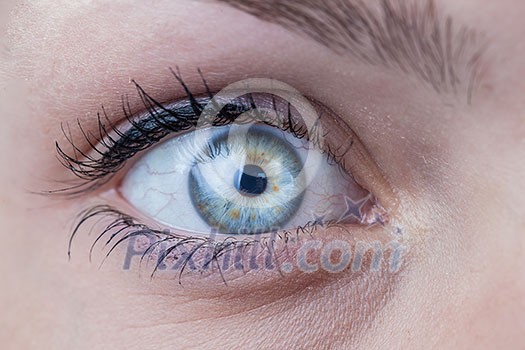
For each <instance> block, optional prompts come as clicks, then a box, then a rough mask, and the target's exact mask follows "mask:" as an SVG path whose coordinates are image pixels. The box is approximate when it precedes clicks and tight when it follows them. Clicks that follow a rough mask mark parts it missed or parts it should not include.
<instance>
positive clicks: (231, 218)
mask: <svg viewBox="0 0 525 350" xmlns="http://www.w3.org/2000/svg"><path fill="white" fill-rule="evenodd" d="M307 159H309V160H310V162H309V165H310V166H309V167H308V168H305V164H306V163H307ZM314 165H315V166H314ZM121 192H122V194H123V196H124V198H126V199H127V200H128V201H129V203H131V204H132V205H133V206H135V207H136V208H137V209H138V210H139V211H141V212H142V213H143V214H146V215H147V216H148V217H151V218H153V219H154V220H156V221H157V222H160V223H162V224H165V225H167V226H169V227H173V228H176V229H180V230H184V231H189V232H196V233H209V232H210V230H211V229H215V230H217V231H218V232H219V233H228V234H240V233H244V234H253V233H264V232H270V231H272V230H279V231H282V230H291V229H294V228H297V227H300V226H304V225H305V224H307V223H309V222H311V221H313V220H315V216H316V215H318V216H321V215H323V216H324V218H323V219H324V220H325V221H326V222H336V221H338V220H340V219H341V218H342V215H343V214H344V213H345V210H346V206H345V205H346V202H345V200H344V199H345V194H346V195H347V196H350V197H352V198H355V199H356V201H358V200H357V199H359V201H361V200H363V199H364V198H366V195H367V193H366V191H364V190H362V189H359V186H358V185H357V184H356V183H355V181H354V180H353V179H352V178H351V177H350V176H348V175H347V174H345V172H344V170H342V168H341V167H340V166H339V165H338V164H335V163H333V162H329V159H328V158H327V157H326V155H324V154H323V153H322V151H321V150H320V149H318V148H317V147H316V146H315V145H313V143H312V142H310V141H308V140H305V139H300V138H298V137H297V136H294V135H292V134H291V133H290V132H286V131H282V130H279V129H277V128H276V127H273V126H268V125H265V124H254V125H231V126H223V127H216V128H212V129H209V130H197V131H194V132H190V133H186V134H183V135H181V136H177V137H174V138H172V139H170V140H169V141H167V142H165V143H163V144H162V145H160V146H158V147H156V148H155V149H153V150H151V151H149V152H148V153H147V154H145V155H144V156H143V157H142V158H141V159H140V160H139V161H138V162H137V163H136V164H135V165H134V167H133V168H132V169H131V170H130V171H129V173H128V174H127V176H126V177H125V179H124V180H123V183H122V186H121ZM356 213H358V212H356ZM348 219H354V220H357V219H360V217H358V216H357V215H356V216H355V217H351V218H348Z"/></svg>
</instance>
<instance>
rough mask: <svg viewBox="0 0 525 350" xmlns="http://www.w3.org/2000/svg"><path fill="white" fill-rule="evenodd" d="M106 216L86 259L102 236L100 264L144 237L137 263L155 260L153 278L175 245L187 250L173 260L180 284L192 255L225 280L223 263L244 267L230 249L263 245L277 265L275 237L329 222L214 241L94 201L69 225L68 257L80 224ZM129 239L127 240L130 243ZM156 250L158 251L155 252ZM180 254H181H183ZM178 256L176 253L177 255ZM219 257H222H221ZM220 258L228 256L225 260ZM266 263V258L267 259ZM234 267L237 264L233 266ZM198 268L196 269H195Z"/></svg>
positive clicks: (285, 237)
mask: <svg viewBox="0 0 525 350" xmlns="http://www.w3.org/2000/svg"><path fill="white" fill-rule="evenodd" d="M105 219H107V220H108V221H109V223H107V224H104V226H105V227H104V228H103V229H102V231H101V233H100V234H99V235H98V236H97V237H96V239H95V241H94V242H93V244H92V245H91V247H90V249H89V260H90V262H92V256H93V252H94V249H95V247H96V246H97V245H98V244H99V243H100V242H101V241H102V240H103V239H104V238H105V237H107V240H106V241H105V243H104V244H103V249H108V250H107V252H106V253H105V255H104V257H103V259H102V261H101V263H100V266H102V265H103V264H104V262H105V261H106V259H107V258H108V257H109V256H110V255H111V254H112V253H113V252H114V251H115V250H116V249H117V248H118V247H119V246H121V245H122V244H123V243H125V242H128V244H131V243H134V242H135V241H136V239H137V238H139V237H144V238H146V239H148V240H149V244H148V245H147V246H146V247H145V248H144V251H143V252H142V255H141V256H140V264H139V266H142V263H143V261H144V259H147V260H156V263H155V266H154V268H153V270H152V272H151V275H150V277H151V278H153V277H154V275H155V274H156V272H157V271H158V270H159V268H160V267H161V266H162V265H163V264H165V263H166V262H167V260H168V259H170V254H171V253H174V252H175V251H176V249H182V250H183V251H186V252H189V254H186V255H185V256H184V258H183V259H184V260H182V261H177V262H176V265H177V266H178V267H179V268H178V274H179V277H178V278H179V283H180V284H182V274H183V273H184V271H185V270H186V268H187V267H188V264H190V263H193V258H194V257H195V256H200V257H201V258H202V255H204V257H205V259H201V260H202V261H201V263H200V268H201V269H200V272H203V271H209V269H213V266H215V267H216V268H217V271H218V272H219V273H220V275H221V277H222V279H223V282H224V283H226V279H225V278H224V275H223V273H224V271H223V270H224V266H225V264H226V263H227V265H228V266H230V267H234V265H236V264H241V265H242V266H241V268H242V269H243V270H244V265H243V262H242V260H243V258H242V257H241V258H239V257H238V256H235V258H234V259H235V262H234V263H233V265H232V264H231V256H230V253H232V252H239V251H245V250H246V249H249V248H250V247H253V246H254V245H258V246H259V247H260V248H262V249H263V251H262V252H261V253H264V251H266V252H267V253H268V254H267V255H266V256H269V257H270V258H271V259H272V260H271V261H269V263H270V264H271V265H273V266H279V260H278V259H277V257H276V256H275V255H274V254H273V253H272V251H273V248H274V244H275V241H276V240H277V239H279V240H282V241H283V242H284V243H285V244H287V243H288V241H289V239H290V238H291V237H292V236H298V235H303V234H308V235H312V234H313V233H314V232H315V230H316V229H317V228H319V226H321V225H322V226H325V227H326V226H327V225H330V224H331V223H326V222H325V223H318V222H315V221H312V222H308V223H307V224H306V225H304V226H302V227H298V228H296V229H295V232H291V231H284V232H279V234H278V235H277V234H276V235H275V236H274V237H262V238H261V239H253V238H247V239H244V240H239V239H238V238H236V237H228V236H225V237H224V239H222V240H218V241H215V240H214V239H212V238H209V237H208V238H206V237H195V236H182V235H178V234H175V233H173V232H170V231H169V230H156V229H152V228H150V227H148V226H146V225H144V224H141V223H140V222H139V221H138V219H136V218H134V217H132V216H130V215H127V214H125V213H122V212H121V211H119V210H117V209H115V208H113V207H111V206H108V205H98V206H93V207H90V208H88V209H86V210H84V211H82V212H81V213H80V214H79V217H78V221H77V224H76V225H75V228H74V229H73V232H72V234H71V236H70V239H69V244H68V257H69V259H71V252H72V246H73V241H74V239H75V237H76V236H77V234H78V233H79V231H80V230H81V228H83V227H85V226H86V225H88V223H89V222H93V221H94V222H95V223H94V224H93V225H91V229H93V228H94V227H95V226H96V224H97V223H99V222H100V221H101V220H105ZM130 242H131V243H130ZM163 244H165V245H166V246H165V247H163V249H162V253H161V254H160V255H158V256H155V254H156V253H155V250H156V249H157V248H159V247H160V246H161V245H163ZM157 254H158V253H157ZM183 255H184V254H183ZM180 257H181V256H178V257H177V259H179V258H180ZM221 259H222V260H221ZM224 259H228V261H225V260H224ZM267 263H268V262H267ZM237 267H238V266H237ZM197 272H199V271H197Z"/></svg>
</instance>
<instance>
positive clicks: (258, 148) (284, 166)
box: [189, 125, 304, 234]
mask: <svg viewBox="0 0 525 350" xmlns="http://www.w3.org/2000/svg"><path fill="white" fill-rule="evenodd" d="M232 130H233V131H230V132H229V133H228V132H223V133H220V134H219V135H216V137H214V138H213V139H212V141H211V142H210V144H209V145H208V147H207V148H206V149H205V150H203V151H202V153H203V154H206V155H207V157H202V156H201V157H199V159H201V161H199V162H198V163H196V164H195V165H194V166H193V168H192V170H191V172H190V176H189V189H190V191H189V192H190V196H191V199H192V202H193V205H194V206H195V208H196V210H197V212H198V213H199V215H200V216H201V218H202V219H203V220H204V221H205V222H206V223H207V224H208V225H209V226H210V227H213V228H216V229H217V230H218V231H219V232H220V233H229V234H256V233H264V232H270V231H272V230H278V229H282V228H283V225H285V224H286V223H287V222H288V221H289V220H290V219H291V218H292V217H293V216H294V214H295V213H296V211H297V210H298V208H299V207H300V205H301V203H302V200H303V190H304V176H303V175H302V168H303V163H302V161H301V159H300V157H299V155H298V153H297V151H296V148H295V146H294V145H292V144H291V143H290V142H288V141H286V139H285V138H284V137H283V135H282V132H280V130H277V132H276V128H274V127H270V126H261V125H257V126H252V127H250V128H249V129H248V130H247V131H245V132H244V133H241V132H236V131H235V130H234V129H232ZM203 159H204V160H203Z"/></svg>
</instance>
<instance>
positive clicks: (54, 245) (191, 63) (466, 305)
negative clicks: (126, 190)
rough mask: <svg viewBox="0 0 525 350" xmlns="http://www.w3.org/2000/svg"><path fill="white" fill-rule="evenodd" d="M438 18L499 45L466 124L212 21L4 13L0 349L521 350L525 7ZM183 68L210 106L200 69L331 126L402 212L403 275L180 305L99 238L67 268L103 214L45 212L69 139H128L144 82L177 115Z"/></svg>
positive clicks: (418, 95)
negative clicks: (107, 134) (321, 108)
mask: <svg viewBox="0 0 525 350" xmlns="http://www.w3.org/2000/svg"><path fill="white" fill-rule="evenodd" d="M436 4H437V5H438V6H437V7H438V8H439V9H440V10H441V11H444V12H446V13H447V14H450V15H451V16H453V17H454V18H455V19H456V21H457V22H460V23H461V24H462V25H466V26H468V27H471V28H475V29H476V31H478V32H482V33H484V35H485V36H486V38H487V42H488V46H487V47H488V49H487V54H486V56H485V60H486V69H485V70H484V74H483V81H482V83H481V84H480V85H479V87H478V89H477V90H476V92H475V94H474V96H473V99H472V102H471V103H470V104H469V103H467V102H466V99H464V98H463V97H461V96H460V97H452V96H444V95H440V94H437V93H436V91H434V90H433V89H431V88H429V87H428V86H424V85H423V84H422V83H421V82H420V81H418V80H417V79H415V78H414V79H411V78H407V77H406V75H404V73H402V72H400V71H398V70H395V69H388V68H384V67H380V66H370V65H367V64H364V63H361V62H359V61H357V60H355V59H352V58H349V57H348V56H344V55H338V54H336V53H334V52H333V51H331V50H329V49H328V48H326V47H324V46H322V45H319V44H318V43H316V42H314V41H312V40H311V39H310V38H308V37H306V36H304V35H301V34H298V33H294V32H292V31H289V30H287V29H285V28H283V27H281V26H278V25H275V24H270V23H267V22H264V21H261V20H259V19H256V18H254V17H251V16H250V15H248V14H246V13H244V12H240V11H238V10H235V9H233V8H231V7H229V6H227V5H224V4H219V3H215V2H213V1H210V2H201V1H190V0H177V1H157V2H154V3H153V4H145V3H142V2H138V1H129V2H114V1H95V2H87V1H75V2H71V1H58V0H35V1H32V2H29V3H26V2H24V3H22V2H20V1H16V0H10V1H3V2H2V5H0V13H1V14H2V15H1V17H0V46H1V49H0V91H1V93H0V112H1V113H0V114H1V116H2V123H3V124H2V127H1V128H0V140H1V141H0V142H1V146H2V150H3V151H2V152H1V153H0V154H1V156H0V157H1V158H0V159H1V161H0V163H1V164H2V166H1V171H0V181H1V182H2V184H3V187H2V191H1V193H0V235H1V238H2V239H1V241H2V244H1V248H0V272H1V274H0V276H1V277H2V288H1V289H0V308H1V309H2V314H1V316H0V322H1V323H0V342H1V344H2V348H3V349H67V348H73V349H109V348H115V349H150V348H151V349H179V348H184V349H197V348H198V349H208V348H209V349H215V348H247V349H248V348H261V349H265V348H282V349H283V348H300V349H307V348H317V349H324V348H326V349H329V348H336V349H340V348H341V349H348V348H356V349H421V348H432V349H472V348H477V349H521V348H523V347H524V346H525V343H524V339H523V334H525V316H524V315H525V215H524V212H525V197H524V196H523V194H524V193H525V182H524V181H523V178H524V175H525V165H524V163H523V159H525V112H524V111H525V99H524V96H525V79H523V78H524V77H525V45H524V44H523V33H524V32H525V23H524V21H523V14H525V3H523V2H522V1H518V0H503V1H497V2H496V1H490V2H483V3H482V2H481V1H475V0H465V1H461V2H459V1H449V0H442V1H441V0H436ZM169 67H179V68H180V71H181V72H182V74H183V75H184V76H185V80H186V83H187V84H188V85H190V86H194V87H195V89H199V88H202V83H201V81H200V77H199V75H198V74H197V68H200V69H201V70H202V71H203V72H204V73H205V75H206V79H207V82H208V83H209V85H210V87H211V89H212V90H214V91H217V90H220V89H221V88H222V87H224V86H225V85H227V84H229V83H232V82H235V81H238V80H241V79H245V78H248V77H266V78H273V79H277V80H279V81H284V82H286V83H287V84H290V85H291V86H293V87H294V88H296V89H298V90H300V91H301V92H302V93H303V94H305V95H308V96H310V97H312V98H315V99H316V100H318V101H321V102H322V103H323V104H325V105H327V106H329V107H330V108H331V109H332V110H333V111H334V112H335V113H336V114H337V115H338V116H340V117H341V118H342V119H343V120H344V121H345V122H346V123H347V124H348V125H350V126H351V128H352V130H353V131H354V132H355V134H357V135H358V136H359V138H360V140H361V141H362V144H363V145H364V147H365V148H366V149H367V150H368V152H369V154H370V157H371V160H372V161H373V162H374V164H376V166H377V168H378V169H380V170H381V174H382V176H383V177H384V179H385V182H387V183H388V184H389V185H388V186H389V188H390V189H392V191H391V192H392V193H393V194H392V195H393V196H395V197H396V205H395V206H392V207H395V210H394V209H392V219H393V220H395V222H396V223H397V224H398V225H399V226H402V227H403V231H404V233H405V235H406V237H405V238H404V241H403V242H404V244H406V245H407V246H408V247H409V253H408V254H407V256H406V258H405V260H404V264H405V265H404V266H405V268H404V269H403V270H402V271H401V272H399V273H397V274H395V275H393V276H390V277H392V278H382V277H384V276H383V275H380V277H370V276H361V277H359V278H357V279H356V278H355V276H353V275H352V274H351V273H350V272H348V273H345V272H342V273H338V274H337V275H330V276H329V277H326V276H325V275H322V274H318V273H313V274H301V273H298V274H294V275H292V276H279V275H275V274H274V275H264V274H259V273H257V272H256V271H255V272H250V273H249V274H248V276H246V277H240V278H236V279H235V280H234V281H233V283H231V284H229V285H228V286H225V285H224V284H222V283H220V281H219V278H217V280H214V279H210V280H202V279H199V278H198V277H193V278H191V279H190V280H189V282H188V284H187V285H183V286H180V285H179V283H178V281H177V279H176V278H175V277H173V278H170V277H169V276H168V277H163V278H158V279H153V280H150V279H149V278H148V277H147V275H148V274H145V275H146V277H144V276H141V275H139V273H138V271H137V270H133V269H132V270H129V271H123V269H122V261H123V259H124V254H125V252H123V251H120V252H119V251H117V252H116V253H115V254H113V255H111V256H110V257H109V259H108V260H107V261H106V262H105V264H104V265H103V267H102V268H101V269H99V268H98V266H99V264H98V263H97V262H95V263H92V264H90V263H89V261H88V258H87V251H88V250H89V247H90V245H91V244H92V241H93V237H89V236H88V235H87V231H85V232H84V233H85V234H83V235H79V237H78V240H77V241H75V250H74V253H75V254H73V256H72V259H71V260H70V261H69V260H68V256H67V247H68V240H69V237H70V233H71V226H72V224H73V223H74V220H75V217H76V216H77V214H78V213H79V211H81V210H82V209H84V208H85V207H86V206H87V205H88V204H89V203H95V202H96V203H100V202H101V200H103V199H101V198H100V197H99V196H98V195H97V194H86V195H83V196H80V197H75V198H68V199H64V198H57V197H53V196H41V195H38V194H35V193H34V192H38V191H43V190H49V189H52V188H54V187H56V184H57V183H58V181H60V180H64V179H71V174H70V173H69V172H68V170H67V169H65V168H64V167H62V166H61V165H60V163H59V162H58V161H57V159H56V151H55V141H59V142H61V141H64V136H63V134H62V132H61V128H60V123H61V122H70V123H73V124H74V123H76V120H77V119H80V120H81V121H82V123H83V125H85V126H86V128H92V129H93V128H94V129H95V130H96V113H97V112H99V111H100V108H101V106H102V105H103V106H104V108H105V109H106V110H107V111H108V115H109V117H110V118H113V119H115V120H118V119H119V118H121V116H120V114H119V112H120V111H121V109H120V108H121V97H122V96H123V95H127V94H129V96H134V99H132V100H131V101H130V103H131V108H132V109H133V110H134V111H139V110H140V108H141V105H140V100H138V99H137V96H136V95H134V94H135V92H134V91H135V88H134V86H133V84H132V83H131V80H135V81H138V82H140V83H141V85H142V86H144V87H147V89H148V92H149V93H151V94H152V95H154V96H155V97H156V98H157V99H159V100H161V101H165V102H170V101H173V100H176V99H178V98H181V97H182V96H181V94H180V87H177V88H174V89H171V88H169V87H174V86H175V87H176V84H174V81H173V76H172V75H170V74H169V70H168V68H169ZM73 133H75V131H74V130H73ZM76 133H77V134H78V130H76ZM73 137H74V135H73ZM376 182H377V183H376ZM108 186H109V187H111V184H108ZM375 187H381V188H382V185H381V181H371V182H370V189H371V190H372V191H374V190H375V191H382V189H377V188H375ZM385 192H388V193H390V192H389V191H385ZM122 205H124V204H122ZM387 209H388V208H387ZM321 234H322V236H323V237H325V238H324V239H327V240H328V239H335V238H337V239H347V240H349V241H352V237H349V236H348V235H350V236H351V235H352V234H353V233H352V232H351V231H348V230H346V231H345V230H343V231H341V232H340V231H337V230H327V232H321ZM361 234H362V233H359V232H358V233H355V235H361ZM97 261H100V260H97ZM325 277H326V278H325ZM356 281H357V282H356ZM363 281H366V283H370V284H361V283H365V282H363ZM354 282H355V283H354ZM366 286H368V287H369V288H368V289H367V287H366ZM378 291H379V292H378ZM363 305H366V310H365V311H363Z"/></svg>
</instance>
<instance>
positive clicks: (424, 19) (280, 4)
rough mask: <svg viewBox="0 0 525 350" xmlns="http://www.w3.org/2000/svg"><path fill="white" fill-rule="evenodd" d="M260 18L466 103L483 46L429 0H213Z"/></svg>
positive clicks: (473, 33)
mask: <svg viewBox="0 0 525 350" xmlns="http://www.w3.org/2000/svg"><path fill="white" fill-rule="evenodd" d="M217 1H218V2H222V3H226V4H228V5H230V6H232V7H234V8H237V9H239V10H241V11H244V12H246V13H249V14H251V15H253V16H255V17H257V18H259V19H261V20H264V21H267V22H271V23H275V24H279V25H281V26H284V27H286V28H287V29H290V30H292V31H295V32H299V33H303V34H306V35H307V36H309V37H310V38H312V39H314V40H315V41H317V42H319V43H321V44H322V45H324V46H326V47H328V48H330V49H332V50H334V51H336V52H338V53H341V54H343V53H350V54H351V55H352V56H354V57H357V58H358V59H360V60H362V61H363V62H366V63H369V64H372V65H383V66H387V67H390V68H397V69H400V70H402V71H403V72H405V73H411V74H412V75H415V76H416V77H417V78H419V79H420V80H422V81H423V82H425V83H427V84H430V85H431V86H432V88H433V89H434V90H436V91H437V92H439V93H450V92H452V93H454V94H458V93H461V92H465V93H466V94H467V96H468V101H469V103H470V101H471V100H472V95H473V92H474V90H475V88H476V87H477V86H478V85H479V83H480V76H481V74H480V73H481V72H482V70H483V68H484V64H483V63H484V60H483V56H484V53H485V52H486V48H487V42H486V40H485V38H484V36H483V35H481V34H479V33H477V32H476V31H475V30H473V29H470V28H468V27H466V26H455V25H454V23H453V20H452V17H450V16H444V15H442V14H441V13H440V12H439V11H438V9H437V7H436V4H435V2H434V0H425V1H417V0H413V1H404V0H379V1H367V2H366V3H365V2H364V1H360V0H358V1H355V0H325V1H317V0H217Z"/></svg>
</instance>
